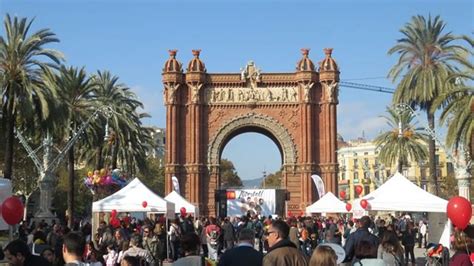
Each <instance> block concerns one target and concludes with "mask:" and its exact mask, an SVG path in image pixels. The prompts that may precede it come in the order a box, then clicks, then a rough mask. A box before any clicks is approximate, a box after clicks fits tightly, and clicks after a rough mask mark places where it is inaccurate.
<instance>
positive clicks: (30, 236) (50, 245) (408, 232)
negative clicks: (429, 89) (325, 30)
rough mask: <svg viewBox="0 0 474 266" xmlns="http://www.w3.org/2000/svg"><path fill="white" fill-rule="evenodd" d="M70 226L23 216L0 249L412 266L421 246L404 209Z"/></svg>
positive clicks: (37, 259) (228, 262) (457, 242)
mask: <svg viewBox="0 0 474 266" xmlns="http://www.w3.org/2000/svg"><path fill="white" fill-rule="evenodd" d="M469 228H470V229H466V230H465V231H456V233H455V234H454V236H453V239H452V241H453V247H454V251H455V255H454V256H453V257H452V260H453V261H455V263H456V264H453V265H471V264H462V263H466V262H467V261H468V262H469V263H471V262H470V258H469V255H470V253H471V252H472V251H473V250H474V241H473V240H472V237H473V236H472V234H473V233H474V232H473V229H472V228H471V227H469ZM73 229H74V230H72V231H71V230H69V228H67V227H65V226H62V225H60V224H58V223H54V222H53V224H52V225H48V224H46V223H44V222H41V223H39V224H35V223H33V224H31V225H30V226H29V227H28V226H27V224H26V223H23V224H21V225H20V226H19V229H18V237H19V238H18V239H17V240H14V241H12V242H10V243H9V244H8V245H6V246H5V247H4V248H3V251H4V256H5V258H6V259H7V260H8V261H9V262H10V264H11V265H19V266H28V265H35V266H42V265H91V266H117V265H133V266H135V265H140V266H142V265H162V264H163V263H164V262H167V263H172V264H173V265H177V266H180V265H191V266H194V265H196V266H201V265H219V266H233V265H245V266H251V265H256V266H259V265H265V266H270V265H271V266H274V265H277V266H278V265H297V266H299V265H338V264H340V263H341V262H343V263H348V264H347V265H410V264H412V265H416V264H415V256H414V247H415V246H416V245H418V247H425V246H426V245H428V243H427V241H426V236H427V234H428V228H427V223H426V221H425V220H420V221H418V222H417V223H415V221H413V220H412V218H411V217H410V216H409V215H402V216H401V217H398V218H396V217H394V216H390V217H387V218H386V219H382V218H380V217H377V218H376V219H374V218H371V217H369V216H363V217H361V218H360V219H356V220H346V219H345V218H344V217H332V218H323V217H309V216H308V217H289V218H287V219H282V218H279V217H271V216H270V217H259V216H255V215H250V214H249V215H246V216H242V217H232V218H230V217H225V218H223V219H220V218H217V219H216V218H214V217H201V218H199V219H195V218H193V217H191V216H190V215H188V216H185V217H182V216H179V217H177V218H176V219H175V220H173V221H171V222H170V224H167V223H166V220H165V219H164V217H162V216H156V217H153V219H152V218H146V219H144V220H139V219H135V218H132V217H130V215H129V214H128V215H126V214H125V216H123V219H121V222H120V225H115V226H112V225H111V224H107V223H106V222H105V221H101V222H100V223H99V226H98V228H97V230H96V233H95V234H94V235H92V230H91V229H92V226H91V224H89V223H83V224H78V225H77V226H76V227H75V228H73ZM335 247H336V248H335ZM337 247H339V248H337ZM338 249H340V250H338ZM341 251H342V253H341ZM466 256H467V257H466Z"/></svg>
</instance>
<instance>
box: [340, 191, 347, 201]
mask: <svg viewBox="0 0 474 266" xmlns="http://www.w3.org/2000/svg"><path fill="white" fill-rule="evenodd" d="M339 197H340V198H343V199H345V198H346V191H345V190H341V192H339Z"/></svg>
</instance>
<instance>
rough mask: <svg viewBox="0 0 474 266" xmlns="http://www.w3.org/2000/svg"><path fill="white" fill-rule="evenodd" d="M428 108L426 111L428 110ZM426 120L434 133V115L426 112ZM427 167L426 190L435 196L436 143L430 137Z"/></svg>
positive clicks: (437, 186)
mask: <svg viewBox="0 0 474 266" xmlns="http://www.w3.org/2000/svg"><path fill="white" fill-rule="evenodd" d="M429 107H430V106H429ZM429 107H428V108H427V110H430V108H429ZM427 119H428V126H429V127H430V129H431V131H432V132H435V118H434V114H432V113H430V112H429V111H427ZM428 167H429V171H430V178H429V180H430V183H429V184H430V185H429V189H428V190H429V191H430V192H431V193H433V194H435V195H439V185H438V176H437V173H436V143H435V140H434V138H433V137H432V136H430V139H429V140H428Z"/></svg>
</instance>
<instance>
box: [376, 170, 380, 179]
mask: <svg viewBox="0 0 474 266" xmlns="http://www.w3.org/2000/svg"><path fill="white" fill-rule="evenodd" d="M379 177H380V176H379V171H375V179H379Z"/></svg>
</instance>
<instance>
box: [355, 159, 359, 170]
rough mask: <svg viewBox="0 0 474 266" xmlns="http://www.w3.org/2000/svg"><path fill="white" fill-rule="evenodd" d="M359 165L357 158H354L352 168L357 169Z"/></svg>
mask: <svg viewBox="0 0 474 266" xmlns="http://www.w3.org/2000/svg"><path fill="white" fill-rule="evenodd" d="M358 167H359V160H357V159H354V168H355V169H357V168H358Z"/></svg>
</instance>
